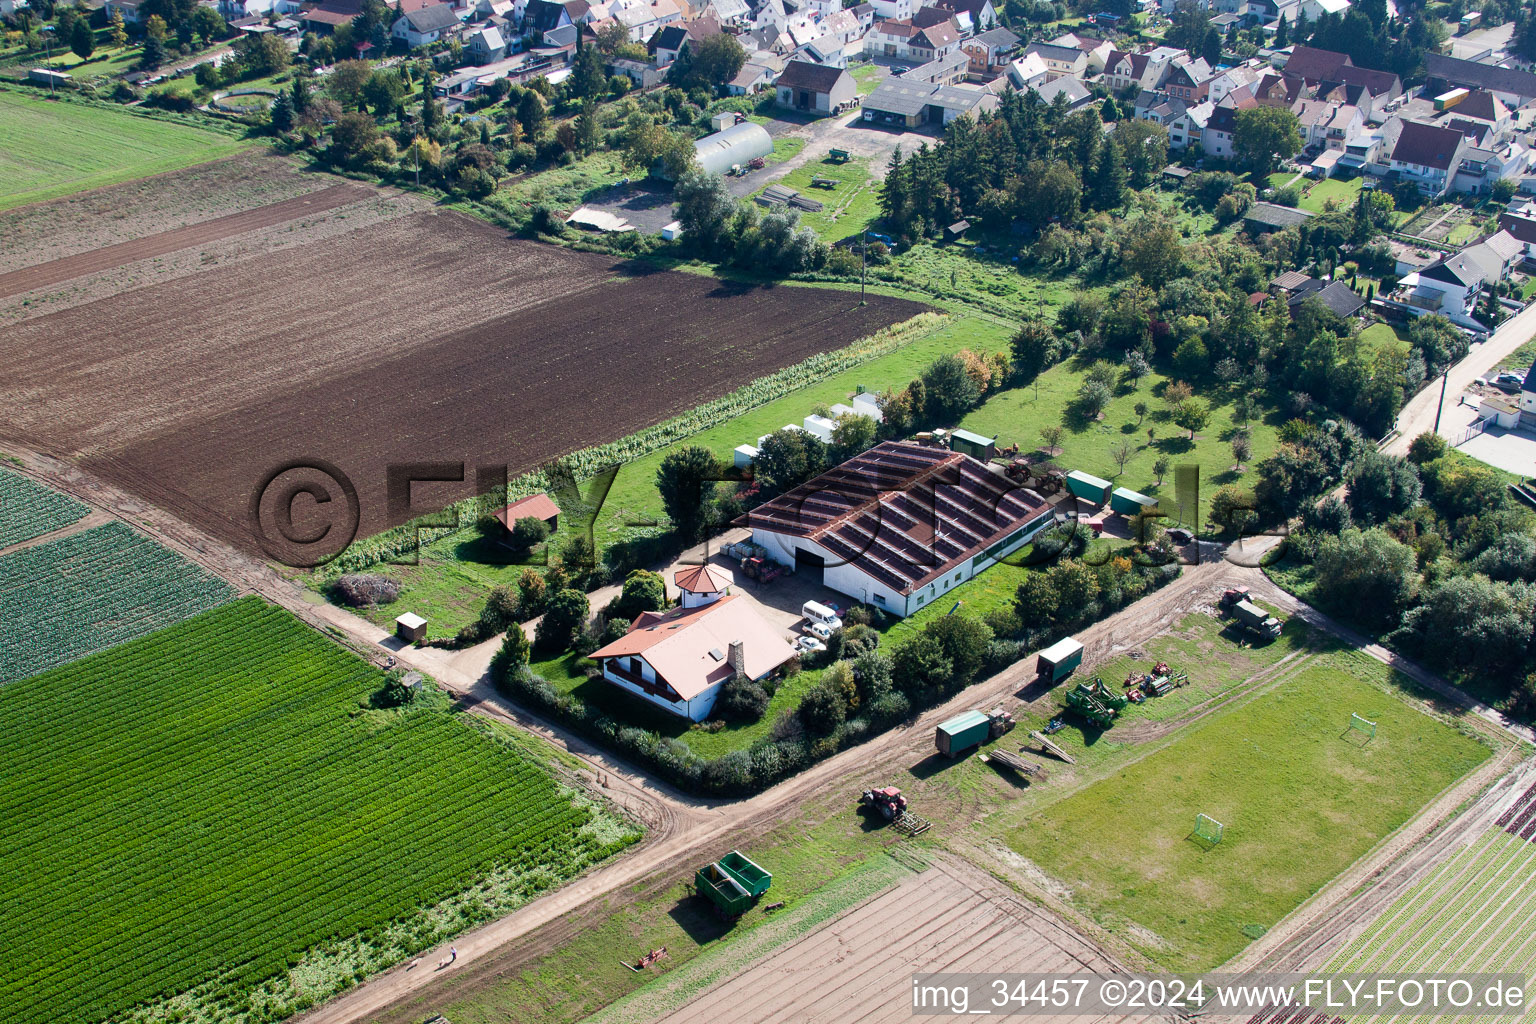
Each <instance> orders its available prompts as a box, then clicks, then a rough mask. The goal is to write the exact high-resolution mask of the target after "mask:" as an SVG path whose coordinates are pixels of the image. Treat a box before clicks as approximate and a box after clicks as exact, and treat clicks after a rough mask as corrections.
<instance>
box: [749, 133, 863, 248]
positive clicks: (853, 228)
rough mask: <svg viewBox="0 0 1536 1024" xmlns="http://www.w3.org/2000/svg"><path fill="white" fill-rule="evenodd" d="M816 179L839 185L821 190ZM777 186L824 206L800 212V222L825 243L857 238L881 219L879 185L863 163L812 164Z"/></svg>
mask: <svg viewBox="0 0 1536 1024" xmlns="http://www.w3.org/2000/svg"><path fill="white" fill-rule="evenodd" d="M775 148H777V143H776V144H775ZM813 179H822V180H829V181H835V182H837V184H836V185H835V186H833V187H832V188H818V187H816V186H814V185H812V184H811V182H812V180H813ZM774 184H776V185H783V186H784V187H786V188H792V189H794V190H795V191H797V192H800V193H802V194H803V195H805V196H806V197H807V198H808V199H817V200H820V201H821V202H822V203H824V204H825V208H824V209H823V210H821V211H820V212H817V213H811V212H807V211H801V213H800V223H801V224H804V225H805V226H806V227H808V228H810V229H811V230H813V231H815V232H816V234H817V235H818V236H820V237H821V239H822V240H823V241H826V242H835V241H837V240H839V239H842V238H847V237H849V236H851V235H857V234H858V233H859V232H860V231H862V230H864V228H866V227H868V226H869V225H870V224H871V223H872V222H873V221H874V220H876V219H877V218H878V217H879V216H880V189H879V182H877V181H875V180H873V179H872V178H871V177H870V175H869V167H868V165H867V164H866V163H865V162H864V161H863V160H849V161H848V162H847V163H842V164H839V163H833V162H832V161H831V160H826V159H824V160H818V161H812V162H811V163H808V164H805V165H804V166H801V167H797V168H795V169H794V170H792V171H790V172H789V173H788V174H786V175H784V176H783V177H782V178H779V179H778V180H777V181H775V182H774ZM765 187H766V186H765Z"/></svg>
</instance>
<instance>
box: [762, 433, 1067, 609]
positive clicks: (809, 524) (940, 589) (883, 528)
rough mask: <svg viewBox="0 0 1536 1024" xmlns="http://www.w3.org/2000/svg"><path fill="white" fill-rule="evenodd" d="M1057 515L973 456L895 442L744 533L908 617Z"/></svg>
mask: <svg viewBox="0 0 1536 1024" xmlns="http://www.w3.org/2000/svg"><path fill="white" fill-rule="evenodd" d="M1052 513H1053V509H1052V507H1051V505H1050V504H1049V503H1048V502H1047V501H1046V500H1045V499H1044V498H1042V497H1041V496H1040V495H1039V494H1036V493H1035V492H1034V491H1031V490H1027V489H1025V488H1022V487H1020V486H1018V485H1017V484H1015V483H1013V482H1012V481H1010V480H1009V479H1007V477H1005V476H1003V475H1002V474H1001V473H997V472H994V471H993V470H992V469H990V468H989V467H988V466H987V465H986V464H984V463H982V462H979V461H977V460H976V459H973V458H971V457H969V456H967V455H963V454H961V453H959V452H954V451H949V450H946V449H943V448H929V447H925V446H923V445H917V444H911V443H908V442H904V441H886V442H884V443H883V444H880V445H877V446H876V447H874V448H871V449H870V450H869V451H867V452H865V453H863V454H862V455H858V456H855V457H854V458H852V459H849V460H848V461H847V462H845V463H843V464H842V465H840V466H838V467H836V468H835V469H831V470H828V471H827V472H826V473H823V474H822V475H821V476H819V477H817V478H816V479H814V480H811V481H809V482H807V483H804V484H801V485H800V486H799V487H796V488H795V489H794V490H792V491H789V492H787V493H785V494H783V495H781V496H779V497H777V498H775V499H773V500H772V501H770V502H767V503H765V504H763V505H759V506H758V507H757V508H755V509H753V510H752V511H751V512H748V513H747V514H745V515H743V516H741V517H740V518H738V519H737V520H736V525H737V526H747V527H750V528H751V530H752V542H753V543H754V544H758V545H761V546H762V547H763V548H764V549H766V550H767V552H768V557H770V558H772V559H773V560H774V561H776V562H779V563H780V564H782V565H787V566H793V567H794V568H795V570H796V571H797V572H801V573H811V574H813V578H816V577H819V578H820V579H821V581H822V582H823V583H824V584H825V585H826V586H827V587H830V588H831V589H833V590H836V591H838V592H840V593H843V594H847V595H848V596H849V597H851V598H853V599H855V600H857V601H862V602H864V603H866V604H869V605H871V606H873V607H875V608H879V609H881V610H882V611H885V612H888V613H890V614H893V615H900V616H907V615H911V614H912V613H913V612H916V611H917V610H918V609H919V608H922V607H923V606H925V605H927V604H928V603H930V602H932V601H935V600H938V599H940V598H942V597H943V595H944V594H945V593H946V592H947V591H948V590H949V589H950V588H952V587H954V586H955V585H956V584H959V583H964V582H965V581H966V580H968V579H970V578H971V577H972V576H975V575H976V574H977V573H978V572H981V571H982V570H983V569H985V568H987V567H988V566H990V565H992V564H994V563H996V562H997V561H999V560H1000V559H1002V558H1003V557H1004V556H1006V555H1008V554H1010V553H1011V552H1013V551H1016V550H1017V549H1019V548H1020V547H1022V546H1024V545H1025V544H1027V543H1028V542H1029V541H1030V539H1031V538H1033V537H1034V535H1035V534H1036V533H1038V532H1039V531H1040V530H1041V529H1043V528H1044V527H1046V526H1048V525H1050V523H1051V516H1052Z"/></svg>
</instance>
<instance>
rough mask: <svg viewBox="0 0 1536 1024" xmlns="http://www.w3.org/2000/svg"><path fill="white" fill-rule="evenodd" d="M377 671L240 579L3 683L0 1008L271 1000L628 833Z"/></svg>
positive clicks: (535, 883)
mask: <svg viewBox="0 0 1536 1024" xmlns="http://www.w3.org/2000/svg"><path fill="white" fill-rule="evenodd" d="M382 682H383V676H382V674H381V673H380V672H379V671H378V670H377V669H375V668H373V667H372V666H371V665H369V664H367V663H365V662H363V661H361V660H359V659H357V658H355V657H353V656H352V655H351V654H350V653H349V652H347V651H346V650H344V649H343V648H341V647H338V646H337V645H335V644H333V643H332V642H330V641H329V640H328V639H326V638H325V637H324V636H323V635H321V634H320V633H318V632H316V631H314V630H312V629H311V628H310V627H308V626H306V625H303V624H301V623H300V622H299V621H298V620H296V619H294V618H293V617H292V616H291V615H289V614H288V613H287V612H285V611H282V610H281V609H277V608H273V607H270V606H268V605H265V604H263V603H262V602H260V601H259V600H257V599H255V598H246V599H243V600H241V601H238V602H235V603H233V604H230V605H227V606H225V607H223V608H220V609H216V610H214V611H212V612H209V613H207V614H204V615H201V616H198V617H197V618H194V619H191V620H189V621H187V622H184V623H182V624H180V625H177V626H174V627H172V628H170V629H167V630H163V631H161V632H159V633H156V634H155V635H153V636H151V637H147V638H145V639H143V640H139V641H137V642H135V643H132V644H128V645H125V646H123V647H120V648H118V649H116V650H114V651H110V652H107V653H105V654H101V655H98V656H96V657H93V658H89V659H86V660H83V661H80V662H78V663H76V664H74V665H71V666H68V667H66V668H63V669H59V670H57V671H54V672H50V673H46V674H44V675H40V676H36V677H33V678H31V679H28V680H24V681H22V682H18V683H13V684H11V685H9V686H7V687H5V688H4V689H0V757H3V758H4V761H5V764H6V768H7V770H6V772H5V775H4V778H3V779H0V806H3V807H5V808H6V809H7V810H8V812H9V813H8V815H7V816H8V818H9V819H10V824H9V826H8V828H7V830H6V832H5V834H4V836H3V838H0V901H3V902H4V904H5V906H6V908H7V913H6V918H7V921H8V931H9V934H10V935H11V938H10V940H9V942H8V945H9V950H10V953H11V956H9V957H7V958H6V960H5V962H4V964H0V1005H3V1006H4V1007H5V1011H4V1012H3V1013H0V1019H3V1020H5V1021H7V1022H9V1021H20V1020H27V1019H38V1018H42V1017H47V1018H48V1019H49V1020H52V1021H57V1022H60V1024H87V1022H94V1021H99V1020H105V1019H115V1018H117V1017H118V1016H119V1015H121V1014H124V1013H125V1012H127V1011H128V1010H129V1008H130V1007H134V1006H137V1005H140V1004H142V1003H145V1002H146V1001H151V1002H152V1001H156V1000H163V999H165V998H167V997H169V996H172V995H174V994H177V993H192V995H191V997H190V998H189V1000H188V1003H187V1005H184V1006H182V1007H180V1008H178V1009H177V1010H176V1012H174V1013H172V1014H168V1016H174V1017H175V1019H179V1020H188V1021H208V1020H215V1019H217V1020H234V1019H251V1020H272V1019H277V1018H280V1017H283V1016H286V1015H287V1014H289V1013H292V1012H293V1011H294V1010H295V1009H297V1008H299V1006H300V1005H301V1004H300V1003H299V1000H300V999H301V998H303V999H312V1000H316V1001H318V1000H321V999H324V998H325V997H326V996H328V995H329V994H331V993H332V992H334V991H337V990H339V989H341V988H344V987H346V986H347V985H349V984H351V983H352V982H354V981H355V980H358V979H360V978H361V977H363V976H365V975H366V974H367V973H371V972H372V971H374V970H377V969H379V968H380V967H383V966H385V965H387V964H389V963H393V962H395V961H397V960H399V959H402V958H403V957H405V956H408V955H409V954H410V953H412V952H414V951H416V950H419V949H421V948H423V947H425V946H427V945H430V944H432V943H435V942H438V941H440V940H442V939H444V938H446V937H447V936H449V935H451V934H454V933H456V932H458V931H460V930H462V929H464V928H466V927H468V926H470V925H472V924H474V923H475V922H477V921H480V920H484V919H486V918H489V917H492V916H496V915H499V914H503V913H506V912H507V911H509V910H511V909H513V908H514V907H516V906H519V905H521V904H522V903H524V902H526V901H527V900H529V899H531V898H533V897H534V896H535V895H537V894H538V893H539V892H540V891H542V890H544V889H547V888H549V887H551V886H553V885H555V884H558V883H559V882H560V881H562V880H564V879H566V878H569V877H571V876H572V875H574V874H576V873H578V872H580V871H581V870H582V869H583V868H585V867H586V866H588V865H590V864H592V863H594V862H595V861H597V860H600V859H602V858H603V857H605V856H607V855H609V854H611V853H612V852H614V851H616V850H618V849H620V848H622V847H623V846H625V845H627V844H628V843H630V842H632V841H634V839H635V838H636V837H637V835H638V832H637V830H636V829H635V828H634V827H633V826H631V825H628V824H626V823H623V822H621V821H619V820H618V819H616V818H614V817H612V816H610V815H609V814H608V813H607V812H606V811H602V810H600V809H598V808H597V807H595V806H594V805H592V804H591V803H590V801H587V800H585V799H584V798H583V799H576V798H574V797H573V795H572V793H571V791H569V790H567V789H564V788H563V787H562V786H560V785H559V784H558V783H557V782H556V780H555V778H554V777H553V776H552V775H551V774H550V772H549V770H548V769H547V768H546V767H545V766H544V765H543V764H541V763H539V762H538V761H536V760H535V759H534V758H532V757H530V756H528V754H527V753H525V751H524V748H521V747H519V746H516V745H513V744H509V743H505V742H500V741H498V740H497V739H496V738H495V736H494V735H493V734H492V732H491V731H490V729H489V728H488V727H486V726H484V725H482V724H480V723H479V720H477V719H474V718H472V717H470V716H468V715H466V714H463V713H460V712H455V711H452V710H450V707H449V701H448V699H447V696H446V695H445V694H442V693H440V692H438V691H436V690H435V689H431V688H430V687H429V688H428V690H427V691H426V692H423V693H421V694H419V695H418V696H417V698H416V699H415V701H413V702H412V703H411V704H410V705H409V706H408V707H407V708H405V709H401V710H388V709H373V708H371V707H370V698H371V696H372V695H373V694H374V693H375V692H376V691H377V690H378V689H379V688H380V686H381V684H382ZM23 809H24V810H25V813H22V811H23ZM471 886H473V887H474V888H473V889H471V888H470V887H471ZM257 985H261V988H262V991H261V992H259V993H257V992H254V991H253V988H254V987H255V986H257ZM189 1007H190V1009H191V1010H192V1011H193V1012H192V1013H190V1014H188V1013H186V1012H185V1011H186V1010H187V1009H188V1008H189ZM247 1013H249V1014H251V1016H249V1017H242V1015H244V1014H247Z"/></svg>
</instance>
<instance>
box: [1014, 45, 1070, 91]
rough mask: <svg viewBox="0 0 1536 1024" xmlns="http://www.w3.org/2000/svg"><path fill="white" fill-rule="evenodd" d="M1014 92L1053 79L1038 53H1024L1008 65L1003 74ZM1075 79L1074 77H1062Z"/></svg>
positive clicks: (1031, 87) (1026, 89)
mask: <svg viewBox="0 0 1536 1024" xmlns="http://www.w3.org/2000/svg"><path fill="white" fill-rule="evenodd" d="M1004 77H1005V78H1006V79H1007V81H1008V84H1009V85H1010V86H1011V87H1012V88H1013V90H1014V91H1015V92H1026V91H1028V90H1030V89H1035V88H1038V87H1039V86H1042V85H1044V84H1045V83H1047V82H1050V81H1053V80H1054V79H1052V77H1051V72H1050V69H1048V68H1047V67H1046V66H1045V61H1044V60H1043V59H1041V57H1040V55H1039V54H1038V53H1026V54H1025V55H1024V56H1022V57H1020V58H1019V59H1018V60H1015V61H1012V62H1011V63H1009V65H1008V70H1007V71H1006V72H1005V76H1004ZM1062 81H1076V79H1070V78H1069V79H1062Z"/></svg>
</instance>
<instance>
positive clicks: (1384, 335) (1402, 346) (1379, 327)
mask: <svg viewBox="0 0 1536 1024" xmlns="http://www.w3.org/2000/svg"><path fill="white" fill-rule="evenodd" d="M1407 334H1408V329H1407V328H1406V327H1404V328H1403V329H1402V330H1401V331H1399V330H1398V329H1397V328H1394V327H1393V326H1392V325H1391V324H1372V325H1371V326H1369V327H1367V328H1366V329H1365V330H1363V331H1361V332H1360V349H1361V352H1362V354H1364V355H1365V356H1367V357H1369V356H1373V355H1375V354H1376V353H1377V352H1379V351H1381V350H1382V349H1385V348H1394V349H1397V350H1398V351H1399V352H1402V353H1404V354H1407V352H1408V350H1409V348H1410V347H1411V343H1410V342H1409V341H1408V338H1407Z"/></svg>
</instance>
